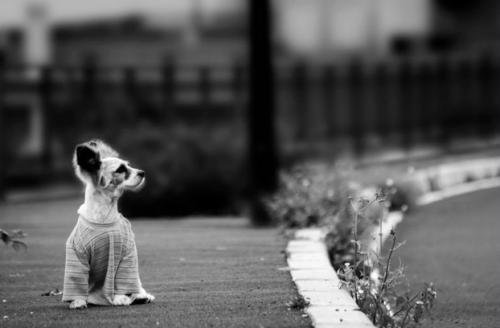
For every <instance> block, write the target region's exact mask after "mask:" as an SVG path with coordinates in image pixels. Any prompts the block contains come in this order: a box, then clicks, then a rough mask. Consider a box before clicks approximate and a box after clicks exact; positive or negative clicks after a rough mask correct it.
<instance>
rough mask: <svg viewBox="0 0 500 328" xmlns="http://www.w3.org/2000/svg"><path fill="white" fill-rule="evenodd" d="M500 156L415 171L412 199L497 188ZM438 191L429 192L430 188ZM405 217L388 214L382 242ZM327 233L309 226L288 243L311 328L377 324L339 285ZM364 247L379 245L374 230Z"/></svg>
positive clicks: (419, 201)
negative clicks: (418, 191)
mask: <svg viewBox="0 0 500 328" xmlns="http://www.w3.org/2000/svg"><path fill="white" fill-rule="evenodd" d="M499 175H500V157H496V158H488V159H478V160H468V161H465V162H461V163H454V164H446V165H440V166H436V167H432V168H427V169H424V170H420V171H418V172H415V173H414V174H413V175H412V179H411V180H412V181H411V182H413V183H415V184H418V185H419V186H420V187H421V188H422V190H423V192H424V193H423V195H422V196H420V197H419V198H418V199H417V200H416V203H417V205H419V206H424V205H428V204H431V203H434V202H438V201H441V200H443V199H446V198H450V197H454V196H458V195H462V194H466V193H470V192H474V191H479V190H484V189H489V188H495V187H500V176H499ZM436 188H437V189H439V190H433V189H436ZM403 218H404V216H403V213H402V212H390V213H389V214H388V215H387V217H386V218H385V222H384V224H383V226H382V228H383V231H382V241H383V242H385V240H386V239H387V237H388V236H389V235H390V231H391V229H394V228H395V227H396V226H397V225H398V224H399V223H400V222H402V220H403ZM325 236H326V231H325V230H323V229H320V228H307V229H300V230H298V231H296V233H295V236H294V239H293V240H291V241H290V242H289V243H288V246H287V254H288V266H289V268H290V274H291V276H292V279H293V281H294V282H295V284H296V286H297V289H298V291H299V294H300V295H302V297H304V298H305V299H306V300H308V301H309V306H308V307H307V308H306V309H305V311H306V312H307V314H308V315H309V317H310V318H311V320H312V323H313V325H314V327H316V328H326V327H349V328H366V327H375V326H374V325H373V323H372V322H371V321H370V320H369V319H368V317H367V316H366V315H365V314H364V313H362V312H361V311H360V309H359V307H358V306H357V305H356V303H355V301H354V300H353V299H352V298H351V297H350V295H349V294H348V293H347V292H346V291H345V290H343V289H341V288H339V284H340V281H339V278H338V276H337V273H336V272H335V270H334V269H333V267H332V266H331V264H330V260H329V258H328V251H327V248H326V245H325V243H324V237H325ZM369 236H370V239H369V240H370V241H369V243H368V247H369V248H370V249H371V250H377V249H378V247H379V246H378V245H379V243H380V241H379V239H378V236H379V231H378V229H374V231H373V232H372V233H371V234H370V235H369Z"/></svg>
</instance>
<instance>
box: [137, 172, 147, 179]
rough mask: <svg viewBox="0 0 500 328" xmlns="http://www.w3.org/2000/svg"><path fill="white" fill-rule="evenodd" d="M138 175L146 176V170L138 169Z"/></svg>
mask: <svg viewBox="0 0 500 328" xmlns="http://www.w3.org/2000/svg"><path fill="white" fill-rule="evenodd" d="M137 175H138V176H140V177H141V178H144V177H145V176H146V172H144V171H138V172H137Z"/></svg>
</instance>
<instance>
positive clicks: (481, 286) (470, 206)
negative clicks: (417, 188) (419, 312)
mask: <svg viewBox="0 0 500 328" xmlns="http://www.w3.org/2000/svg"><path fill="white" fill-rule="evenodd" d="M397 234H398V237H399V239H401V240H406V241H407V242H406V244H405V245H404V246H403V247H402V248H400V249H399V250H398V254H399V257H400V258H401V260H402V261H403V264H404V265H405V266H406V273H407V277H408V279H409V281H410V283H411V285H412V287H414V286H421V285H422V284H423V283H424V282H426V281H427V282H431V281H432V282H434V283H435V285H436V287H437V291H438V299H437V301H438V303H437V305H436V307H435V310H434V311H433V318H432V320H431V321H429V322H426V323H425V324H424V326H425V327H429V328H433V327H436V328H438V327H439V328H448V327H480V328H498V327H500V189H490V190H485V191H478V192H475V193H471V194H466V195H463V196H459V197H454V198H450V199H447V200H444V201H441V202H438V203H434V204H432V205H428V206H425V207H422V208H420V209H417V210H416V211H415V212H414V213H411V214H408V215H407V217H406V218H405V220H404V221H403V223H401V224H400V225H399V226H398V228H397Z"/></svg>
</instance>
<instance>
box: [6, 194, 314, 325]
mask: <svg viewBox="0 0 500 328" xmlns="http://www.w3.org/2000/svg"><path fill="white" fill-rule="evenodd" d="M78 205H79V202H78V201H75V200H67V201H53V202H45V203H31V204H26V203H25V204H10V205H2V206H0V227H2V228H3V229H7V230H11V229H22V230H23V231H24V232H26V233H28V235H29V236H28V237H27V239H26V242H27V243H28V245H29V248H28V250H27V251H26V252H24V251H20V252H17V253H16V252H15V251H13V250H12V249H10V248H7V247H3V246H1V245H0V326H1V327H88V328H90V327H154V326H159V327H310V326H311V323H310V320H309V319H308V318H307V317H303V316H302V314H303V313H302V312H301V311H294V310H289V309H288V307H287V305H286V303H287V302H288V301H290V300H291V299H292V298H293V297H294V296H295V295H296V291H295V289H294V285H293V283H292V281H291V278H290V275H289V273H288V272H287V271H282V270H278V269H279V268H281V267H284V266H286V262H285V257H284V255H283V254H282V253H281V250H283V249H284V247H285V240H284V238H283V237H282V236H280V235H279V234H278V231H277V230H275V229H252V228H249V227H248V223H247V221H246V220H244V219H220V218H214V219H186V220H136V221H133V222H132V226H133V228H134V231H135V235H136V239H137V246H138V250H139V262H140V271H141V278H142V281H143V284H144V287H145V288H146V290H148V291H149V292H151V293H152V294H154V295H155V296H156V301H155V303H153V304H146V305H134V306H130V307H91V308H89V309H86V310H80V311H70V310H69V309H68V308H67V304H64V303H62V302H61V301H60V300H61V296H41V294H42V293H43V292H47V291H49V290H51V289H53V288H62V280H63V272H64V243H65V240H66V238H67V236H68V235H69V233H70V231H71V229H72V228H73V226H74V223H75V220H76V209H77V208H78Z"/></svg>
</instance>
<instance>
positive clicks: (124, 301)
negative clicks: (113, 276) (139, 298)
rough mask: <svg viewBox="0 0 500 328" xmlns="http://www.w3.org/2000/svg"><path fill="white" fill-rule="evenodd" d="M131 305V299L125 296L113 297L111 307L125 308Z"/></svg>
mask: <svg viewBox="0 0 500 328" xmlns="http://www.w3.org/2000/svg"><path fill="white" fill-rule="evenodd" d="M130 303H132V299H131V298H130V297H128V296H127V295H115V297H113V305H118V306H126V305H130Z"/></svg>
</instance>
